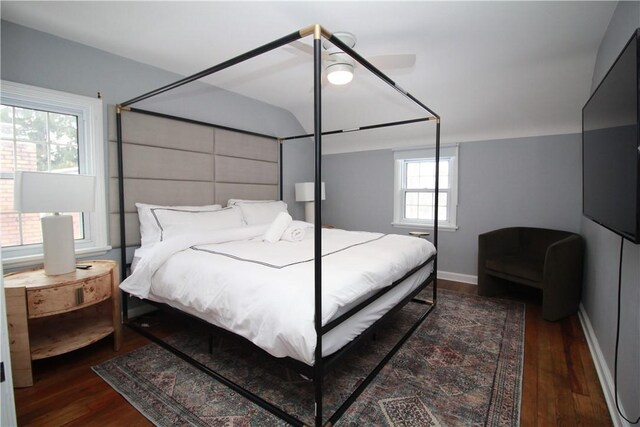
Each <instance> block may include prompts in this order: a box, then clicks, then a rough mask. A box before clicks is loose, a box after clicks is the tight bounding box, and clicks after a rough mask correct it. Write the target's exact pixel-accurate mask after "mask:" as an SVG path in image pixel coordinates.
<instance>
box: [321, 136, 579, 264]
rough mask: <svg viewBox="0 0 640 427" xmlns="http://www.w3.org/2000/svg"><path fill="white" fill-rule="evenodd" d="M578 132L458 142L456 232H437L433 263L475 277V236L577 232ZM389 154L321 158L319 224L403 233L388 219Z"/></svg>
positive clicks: (390, 200) (390, 190)
mask: <svg viewBox="0 0 640 427" xmlns="http://www.w3.org/2000/svg"><path fill="white" fill-rule="evenodd" d="M580 141H581V139H580V135H579V134H570V135H555V136H544V137H531V138H518V139H503V140H497V141H480V142H469V143H463V144H460V149H459V157H460V158H459V184H458V186H459V190H458V227H459V228H458V230H456V231H441V232H440V235H439V240H440V241H439V245H438V246H439V248H438V249H439V258H438V263H439V264H438V267H439V269H440V270H442V271H447V272H453V273H461V274H468V275H474V276H475V275H476V265H477V247H478V234H480V233H484V232H486V231H490V230H494V229H496V228H502V227H509V226H517V225H520V226H532V227H545V228H556V229H562V230H569V231H574V232H577V231H579V229H580V212H581V209H582V207H581V203H582V197H581V194H582V193H581V191H582V190H581V189H582V187H581V185H582V184H581V183H582V181H581V180H582V177H581V164H580V159H581V154H580V153H581V152H580V150H581V145H580ZM393 169H394V167H393V152H392V151H391V150H375V151H365V152H357V153H346V154H332V155H326V156H323V176H324V181H325V182H326V189H327V190H326V191H327V200H326V201H325V202H324V204H323V206H324V207H323V222H325V223H330V224H335V225H336V226H339V227H341V228H347V229H353V230H366V231H380V232H384V233H397V234H404V233H407V232H408V231H409V230H407V229H403V228H397V227H393V226H391V221H392V219H393V176H394V175H393V173H394V172H393Z"/></svg>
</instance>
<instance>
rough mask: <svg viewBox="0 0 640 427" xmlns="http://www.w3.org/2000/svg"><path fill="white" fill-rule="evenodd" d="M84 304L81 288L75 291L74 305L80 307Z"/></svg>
mask: <svg viewBox="0 0 640 427" xmlns="http://www.w3.org/2000/svg"><path fill="white" fill-rule="evenodd" d="M83 302H84V290H83V289H82V288H78V289H76V305H80V304H82V303H83Z"/></svg>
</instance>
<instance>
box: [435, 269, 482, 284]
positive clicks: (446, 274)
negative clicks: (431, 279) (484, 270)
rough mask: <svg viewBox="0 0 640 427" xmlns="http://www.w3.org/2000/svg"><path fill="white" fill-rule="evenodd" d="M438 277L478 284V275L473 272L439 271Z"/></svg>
mask: <svg viewBox="0 0 640 427" xmlns="http://www.w3.org/2000/svg"><path fill="white" fill-rule="evenodd" d="M438 279H444V280H452V281H454V282H462V283H470V284H472V285H477V284H478V276H472V275H471V274H460V273H452V272H450V271H438Z"/></svg>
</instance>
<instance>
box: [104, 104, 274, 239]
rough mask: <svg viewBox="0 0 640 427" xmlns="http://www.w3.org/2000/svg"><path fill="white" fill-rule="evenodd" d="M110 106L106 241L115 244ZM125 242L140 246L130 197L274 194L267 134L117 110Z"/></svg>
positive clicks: (164, 201)
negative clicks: (120, 120)
mask: <svg viewBox="0 0 640 427" xmlns="http://www.w3.org/2000/svg"><path fill="white" fill-rule="evenodd" d="M116 139H117V138H116V126H115V110H114V109H112V110H111V111H110V114H109V141H110V142H109V169H110V182H109V195H110V203H109V206H110V233H109V234H110V239H111V246H112V247H119V246H120V215H119V213H118V212H119V204H118V179H117V178H118V158H117V143H116ZM122 141H123V145H122V149H123V166H124V205H125V221H126V222H125V225H126V243H127V246H135V245H139V244H140V231H139V223H138V214H137V212H136V208H135V203H136V202H142V203H152V204H158V205H206V204H214V203H218V204H221V205H223V206H224V205H226V203H227V200H228V199H230V198H235V199H255V200H267V199H270V200H277V199H278V196H279V191H278V188H279V165H278V161H279V147H278V142H277V141H276V140H273V139H269V138H263V137H259V136H254V135H247V134H243V133H239V132H233V131H229V130H226V129H219V128H215V127H213V126H206V125H201V124H194V123H190V122H185V121H181V120H176V119H170V118H165V117H157V116H151V115H147V114H141V113H135V112H129V111H123V112H122Z"/></svg>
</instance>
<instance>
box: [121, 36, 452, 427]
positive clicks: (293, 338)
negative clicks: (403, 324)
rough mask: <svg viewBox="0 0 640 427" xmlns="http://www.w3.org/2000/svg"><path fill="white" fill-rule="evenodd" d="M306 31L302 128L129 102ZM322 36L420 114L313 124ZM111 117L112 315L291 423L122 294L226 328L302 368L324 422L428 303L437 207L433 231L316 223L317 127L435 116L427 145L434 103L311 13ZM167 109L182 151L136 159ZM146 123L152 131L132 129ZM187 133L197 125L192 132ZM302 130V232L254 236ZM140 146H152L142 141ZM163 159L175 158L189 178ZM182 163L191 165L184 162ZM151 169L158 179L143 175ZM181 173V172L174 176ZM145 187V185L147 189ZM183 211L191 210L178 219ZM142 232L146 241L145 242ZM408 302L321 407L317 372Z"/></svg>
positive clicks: (159, 130) (158, 147)
mask: <svg viewBox="0 0 640 427" xmlns="http://www.w3.org/2000/svg"><path fill="white" fill-rule="evenodd" d="M306 36H313V39H314V106H315V109H314V110H315V120H314V133H312V134H305V135H292V136H271V135H263V134H257V133H255V132H247V131H244V130H241V129H233V128H229V127H226V126H220V125H216V124H212V123H202V122H196V121H194V120H190V119H186V118H180V117H174V116H167V115H165V114H160V113H157V112H152V111H146V110H141V109H136V108H133V107H131V105H132V104H135V103H138V102H140V101H143V100H146V99H149V98H151V97H154V96H156V95H158V94H161V93H164V92H167V91H170V90H172V89H175V88H177V87H180V86H182V85H185V84H188V83H190V82H192V81H195V80H198V79H200V78H202V77H204V76H207V75H210V74H212V73H215V72H217V71H220V70H223V69H226V68H229V67H231V66H233V65H235V64H237V63H240V62H243V61H245V60H246V59H249V58H252V57H254V56H257V55H261V54H264V53H266V52H268V51H270V50H272V49H275V48H277V47H280V46H283V45H286V44H288V43H290V42H292V41H295V40H298V39H300V38H302V37H306ZM322 38H325V39H328V40H330V41H331V42H332V43H334V44H335V45H336V46H338V47H339V48H340V49H342V50H343V51H344V52H345V53H346V54H348V55H349V56H351V57H352V58H353V59H354V60H355V61H357V62H359V63H360V64H361V65H363V66H364V67H365V68H367V69H368V70H369V71H371V72H372V73H373V74H374V75H376V76H377V77H378V78H380V79H381V80H382V81H384V82H385V83H387V84H389V85H390V86H392V87H393V88H394V89H396V91H397V92H399V93H400V94H402V95H403V96H405V97H406V98H408V99H410V100H411V101H412V102H414V103H415V104H416V105H418V106H419V107H421V108H422V109H423V110H424V111H426V112H427V116H426V117H419V118H414V119H409V120H403V121H396V122H387V123H380V124H373V125H366V126H361V127H359V128H351V129H348V130H332V131H323V130H322V119H321V84H320V74H321V55H320V42H321V39H322ZM115 117H116V122H115V125H116V126H115V128H114V129H113V133H112V134H113V135H115V141H114V143H113V144H112V147H113V148H112V155H113V156H114V157H115V160H117V162H115V164H117V170H115V171H113V172H112V173H113V174H112V177H113V178H114V181H115V183H116V184H117V185H116V186H112V187H113V188H114V189H117V194H115V195H114V194H112V197H113V198H115V197H117V200H118V204H117V206H118V210H117V211H115V212H112V225H113V226H112V230H117V231H118V233H117V241H118V242H117V243H118V244H119V245H120V248H121V256H122V263H123V265H127V250H126V249H127V242H130V243H131V244H137V243H142V247H141V248H140V249H139V250H137V251H136V254H135V256H134V263H133V264H132V265H131V267H132V268H131V269H130V270H131V271H132V273H131V275H130V276H129V277H127V273H126V271H127V269H126V268H123V269H122V271H123V279H124V280H123V282H122V285H121V288H122V290H123V296H124V300H123V319H124V322H125V324H127V325H128V326H130V327H132V328H133V329H135V330H137V331H138V332H139V333H141V334H143V335H145V336H147V337H148V338H150V339H152V340H154V341H155V342H157V343H158V344H160V345H162V346H163V347H164V348H166V349H168V350H170V351H172V352H173V353H175V354H176V355H178V356H179V357H181V358H182V359H184V360H186V361H187V362H189V363H191V364H193V365H194V366H196V367H197V368H199V369H201V370H202V371H203V372H205V373H207V374H208V375H210V376H211V377H212V378H213V379H215V380H218V381H220V382H222V383H223V384H225V385H227V386H228V387H230V388H231V389H233V390H235V391H237V392H238V393H240V394H242V395H243V396H245V397H246V398H247V399H249V400H251V401H253V402H254V403H256V404H258V405H260V406H262V407H263V408H265V409H267V410H268V411H270V412H272V413H273V414H275V415H276V416H278V417H280V418H281V419H283V420H284V421H286V422H288V423H290V424H292V425H304V423H303V422H302V421H301V420H299V419H297V418H295V417H293V416H291V415H290V414H288V413H286V412H285V411H284V410H282V409H281V408H279V407H277V406H275V405H273V404H271V403H270V402H268V401H266V400H264V399H263V398H261V397H260V396H257V395H255V394H254V393H252V392H251V391H249V390H247V389H245V388H243V387H242V386H240V385H238V384H235V383H234V382H233V381H230V380H229V379H227V378H225V377H223V376H221V375H220V374H219V373H217V372H214V371H212V370H211V369H209V368H208V367H206V366H203V365H201V364H200V363H199V362H198V361H196V360H194V359H192V358H191V357H189V356H188V355H186V354H184V353H182V352H181V351H180V349H176V348H173V347H172V346H171V345H169V344H167V343H166V342H164V341H163V340H161V339H159V338H157V337H155V336H153V334H150V333H149V331H147V330H144V329H143V328H140V327H138V326H136V324H135V323H134V322H130V321H129V319H128V311H127V299H128V298H129V297H138V298H142V299H145V300H147V301H150V302H152V303H154V304H156V305H160V306H162V307H170V308H173V309H177V310H179V311H180V312H182V313H185V314H186V315H189V316H193V317H195V318H197V319H200V320H201V321H203V322H205V323H206V324H208V325H210V326H211V327H212V328H220V329H223V330H225V331H228V332H231V333H233V334H235V335H238V336H240V337H242V338H244V339H246V340H248V341H249V342H251V343H252V344H253V345H255V346H256V348H257V349H260V350H262V351H263V352H264V353H265V354H267V355H269V356H270V357H273V358H276V359H277V360H279V361H282V362H283V363H284V364H285V365H286V366H288V367H289V368H291V369H293V370H295V371H297V372H299V373H300V374H302V375H304V376H306V377H307V378H309V379H310V380H311V381H313V385H314V401H315V420H314V424H315V425H316V426H322V425H332V424H334V423H335V422H336V421H337V420H338V419H339V418H340V416H341V415H342V414H343V413H344V412H345V411H346V409H347V408H348V407H349V405H350V404H351V403H352V402H353V401H354V400H355V399H356V398H357V397H358V395H359V394H360V393H361V392H362V391H363V390H364V389H365V388H366V387H367V385H368V384H369V383H370V382H371V381H372V380H373V378H374V377H375V376H376V374H377V373H378V372H379V371H380V369H382V367H383V366H384V365H385V364H386V362H387V361H388V360H389V359H390V358H391V357H392V356H393V355H394V354H395V353H396V352H397V350H398V349H399V348H400V347H401V346H402V344H403V343H404V342H405V341H406V340H407V339H408V338H409V337H410V336H411V334H412V333H413V331H415V329H416V328H417V327H418V326H419V325H420V324H421V323H422V322H423V321H424V319H425V318H426V317H427V316H428V315H429V313H430V312H431V311H432V310H433V308H434V307H435V306H436V302H437V278H436V271H437V254H436V247H437V239H438V233H437V209H436V210H435V212H434V214H435V224H436V226H435V227H434V232H433V244H432V243H431V242H429V241H427V240H425V239H421V238H417V237H410V236H402V235H385V234H380V233H369V232H354V231H346V230H339V229H323V228H322V216H321V213H322V212H321V203H322V202H321V197H320V195H321V186H320V183H321V182H322V172H321V169H322V168H321V152H322V151H321V150H322V136H323V135H327V134H339V133H345V132H356V131H360V130H372V129H376V128H381V127H390V126H400V125H407V124H412V123H418V122H427V121H434V122H435V123H436V132H435V133H436V138H435V140H436V158H437V159H438V158H439V148H440V142H439V135H440V117H439V116H438V115H437V114H435V113H434V112H433V111H432V110H430V109H429V108H428V107H427V106H426V105H424V104H422V103H421V102H420V101H419V100H417V99H416V98H415V97H413V96H412V95H411V94H409V93H408V92H406V91H405V90H404V89H402V88H400V87H399V86H398V85H397V84H396V83H395V82H393V81H392V80H391V79H389V78H388V77H387V76H386V75H384V74H383V73H382V72H380V71H379V70H377V69H376V68H375V67H373V65H371V64H370V63H368V62H367V61H366V60H365V59H364V58H362V57H361V56H360V55H358V54H357V53H356V52H355V51H353V50H352V49H350V48H349V47H348V46H346V45H344V43H342V42H341V41H340V40H339V39H337V38H336V37H334V36H333V35H332V34H331V33H330V32H328V31H327V30H326V29H324V28H323V27H321V26H319V25H313V26H310V27H307V28H304V29H302V30H300V31H297V32H295V33H292V34H289V35H287V36H285V37H282V38H280V39H278V40H275V41H273V42H271V43H268V44H266V45H263V46H261V47H259V48H256V49H254V50H252V51H249V52H247V53H245V54H243V55H240V56H238V57H235V58H232V59H231V60H229V61H226V62H224V63H222V64H218V65H217V66H214V67H211V68H209V69H207V70H204V71H202V72H200V73H197V74H194V75H192V76H189V77H185V78H184V79H181V80H179V81H177V82H174V83H172V84H169V85H167V86H164V87H162V88H159V89H157V90H154V91H151V92H148V93H145V94H143V95H140V96H139V97H136V98H133V99H131V100H129V101H126V102H124V103H122V104H120V105H118V106H116V111H115ZM165 121H169V122H170V123H169V124H167V123H166V122H165ZM178 122H180V123H183V124H185V126H186V125H189V126H195V128H189V131H188V135H190V138H189V141H188V143H189V144H192V147H191V148H189V147H187V149H186V150H185V153H182V154H179V155H180V156H182V161H183V162H187V163H190V164H187V165H186V167H185V166H183V167H179V166H177V167H176V168H173V167H172V168H161V167H160V168H158V167H157V166H156V167H149V166H148V164H149V163H150V160H149V159H150V157H153V158H155V159H164V158H165V155H168V152H165V151H163V150H173V151H172V153H173V154H175V153H174V151H176V150H175V149H174V148H173V147H171V148H169V146H170V144H171V143H172V140H175V137H176V135H175V129H176V126H175V125H176V123H178ZM149 130H150V132H151V136H149V135H147V136H145V135H144V134H145V132H149ZM209 131H210V133H209ZM167 135H168V136H167ZM193 135H199V137H198V138H193V137H192V136H193ZM145 138H146V139H145ZM163 138H166V141H164V140H163ZM309 139H311V140H312V141H313V143H314V146H315V162H314V182H315V199H316V202H315V223H314V224H308V223H301V222H299V223H297V224H296V227H298V228H301V229H302V230H303V232H302V236H303V238H301V239H298V240H297V241H291V240H287V239H283V240H277V241H275V242H266V241H265V235H266V234H265V233H268V231H269V230H271V229H272V227H273V226H274V224H275V222H276V220H277V218H274V217H273V216H269V217H268V218H265V217H264V215H263V214H264V212H262V211H260V209H262V208H264V207H265V206H271V205H273V204H276V205H277V204H279V205H278V206H280V208H278V209H280V210H282V209H281V206H282V204H284V202H283V201H282V199H283V182H282V175H283V162H282V158H283V157H282V153H283V145H284V144H288V143H304V141H308V140H309ZM163 141H164V142H163ZM209 141H211V144H210V143H209ZM210 145H211V148H209V147H210ZM150 147H151V148H150ZM193 147H195V148H193ZM265 147H266V148H265ZM139 150H143V151H144V150H151V151H150V153H141V152H139ZM131 153H134V154H131ZM194 153H197V154H194ZM125 154H126V155H125ZM194 156H196V157H194ZM256 156H257V157H256ZM130 158H131V159H136V161H137V162H141V165H142V166H138V165H136V166H134V167H131V166H130V163H129V159H130ZM187 158H188V159H187ZM170 162H171V163H170V164H171V165H174V164H176V165H178V164H180V161H176V160H170ZM194 162H200V163H199V164H201V165H204V166H206V165H208V164H211V170H210V171H209V170H208V168H207V167H203V168H197V170H199V169H202V170H203V172H194V170H195V168H193V167H191V165H192V164H193V163H194ZM438 165H439V162H438V161H436V191H435V206H437V205H438V202H437V200H438V199H437V198H438V190H437V189H438V175H439V174H438V171H437V167H438ZM167 169H168V170H167ZM140 170H146V171H147V173H148V174H150V176H141V175H140V173H141V172H140ZM176 170H182V173H184V174H186V175H187V176H188V178H184V177H183V176H181V175H179V174H178V173H177V172H176ZM194 173H197V174H201V175H198V176H193V174H194ZM202 174H204V175H202ZM154 180H157V181H158V183H157V184H158V185H157V186H156V187H150V185H151V184H152V181H154ZM174 181H175V183H174V184H172V182H174ZM185 182H192V184H189V185H190V186H188V187H185V185H186V184H185ZM125 187H126V190H125ZM209 187H210V188H211V189H209ZM167 189H169V190H171V189H173V190H171V191H167ZM274 193H276V194H274ZM167 194H168V195H167ZM154 195H155V196H154ZM160 195H162V196H160ZM141 196H144V200H142V199H141ZM274 196H277V197H274ZM154 197H158V199H156V200H154ZM234 197H237V199H233V198H234ZM160 199H162V200H160ZM278 199H280V200H278ZM139 202H147V203H149V202H150V203H156V202H163V203H164V205H152V204H142V205H141V204H140V203H139ZM243 203H244V204H243ZM136 204H137V206H136V208H137V214H138V215H139V218H140V228H139V229H137V226H136V224H137V223H138V220H137V219H135V218H134V216H135V214H136V209H135V208H134V207H133V206H134V205H136ZM185 204H193V205H192V206H184V205H185ZM175 205H178V206H175ZM140 206H142V210H141V208H140ZM223 206H226V207H223ZM243 206H245V207H247V208H246V209H245V208H243ZM274 206H275V205H274ZM249 207H250V208H251V209H248V208H249ZM285 210H286V204H285ZM256 212H258V213H256ZM260 212H262V213H260ZM182 216H186V217H189V218H190V220H188V221H184V218H182V219H180V218H181V217H182ZM214 216H215V217H216V218H218V217H220V218H222V217H224V220H222V222H221V223H223V225H224V226H220V227H218V226H211V220H210V218H213V217H214ZM196 218H197V219H196ZM192 219H193V220H192ZM150 220H153V221H155V224H156V225H158V226H160V227H159V230H158V229H156V230H155V232H154V233H155V234H152V235H151V236H152V237H151V238H150V237H149V236H150V235H149V233H147V232H145V231H148V229H147V230H144V229H143V228H144V225H145V223H149V221H150ZM216 221H217V220H216ZM151 224H153V222H151ZM185 224H186V225H185ZM185 227H186V228H185ZM145 235H146V237H145ZM150 239H152V240H153V241H152V242H151V243H152V244H149V243H150V241H151V240H150ZM114 240H116V239H113V238H112V241H114ZM145 240H146V241H145ZM204 284H206V285H204ZM428 285H432V293H431V297H430V298H429V299H426V300H425V299H419V298H417V297H416V296H417V295H418V294H419V293H420V292H421V291H423V290H424V289H425V288H426V287H427V286H428ZM410 302H413V303H418V304H422V305H424V308H425V309H424V312H423V314H422V315H420V316H419V318H418V319H417V320H416V322H415V323H414V324H413V325H412V326H411V327H410V328H409V330H407V332H406V333H405V334H404V335H403V336H402V338H401V339H400V340H399V341H398V342H397V344H396V345H395V346H394V347H393V348H392V349H390V351H389V352H388V353H387V355H386V356H385V357H384V358H383V359H382V360H381V361H380V362H379V363H378V365H377V366H376V367H375V368H374V369H373V370H372V371H371V373H370V374H369V375H368V376H367V377H366V378H364V379H363V381H362V382H361V384H360V385H359V386H358V387H357V388H356V389H355V390H354V391H353V393H352V394H351V395H350V396H349V398H347V399H346V400H345V402H343V404H342V405H341V406H340V407H339V409H338V410H337V411H335V412H334V413H333V414H329V416H328V417H325V414H324V413H323V410H322V395H323V391H322V384H323V378H324V376H325V374H326V372H328V370H329V369H331V368H332V367H335V366H337V365H338V364H339V363H340V360H341V359H342V357H343V356H344V355H345V354H347V353H348V352H350V351H351V350H352V349H353V348H355V347H356V346H357V345H359V344H360V343H361V342H363V340H365V339H367V338H368V337H370V336H371V335H372V334H373V333H374V332H375V331H376V328H377V327H378V326H379V325H380V324H381V323H382V322H383V321H384V320H386V319H387V318H388V317H389V316H391V315H393V313H395V312H396V311H398V310H400V309H401V308H402V307H403V306H404V305H405V304H407V303H410Z"/></svg>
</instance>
